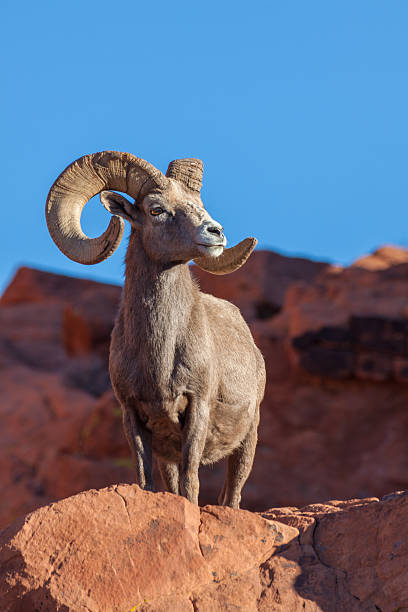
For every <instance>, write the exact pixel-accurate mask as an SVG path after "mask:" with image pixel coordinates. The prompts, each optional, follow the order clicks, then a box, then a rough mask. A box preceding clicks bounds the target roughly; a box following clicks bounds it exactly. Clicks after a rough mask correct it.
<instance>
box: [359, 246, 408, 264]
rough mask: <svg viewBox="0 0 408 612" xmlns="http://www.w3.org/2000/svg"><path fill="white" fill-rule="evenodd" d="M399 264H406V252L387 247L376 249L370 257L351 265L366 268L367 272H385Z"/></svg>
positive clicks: (362, 258)
mask: <svg viewBox="0 0 408 612" xmlns="http://www.w3.org/2000/svg"><path fill="white" fill-rule="evenodd" d="M401 263H408V250H407V249H403V248H401V247H395V246H392V245H387V246H383V247H380V248H379V249H376V250H375V251H374V253H370V255H365V256H364V257H360V258H359V259H357V260H356V261H355V262H354V263H353V267H357V268H366V269H367V270H385V269H386V268H390V267H391V266H397V265H398V264H401Z"/></svg>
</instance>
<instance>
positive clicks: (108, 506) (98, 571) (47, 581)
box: [0, 485, 408, 612]
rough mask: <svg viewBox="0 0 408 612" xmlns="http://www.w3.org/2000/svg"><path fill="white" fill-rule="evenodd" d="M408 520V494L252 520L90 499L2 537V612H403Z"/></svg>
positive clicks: (161, 501) (123, 495)
mask: <svg viewBox="0 0 408 612" xmlns="http://www.w3.org/2000/svg"><path fill="white" fill-rule="evenodd" d="M407 518H408V494H407V492H398V493H394V494H392V495H389V496H387V497H386V498H384V499H383V500H378V499H376V498H368V499H358V500H350V501H331V502H327V503H325V504H313V505H309V506H306V507H305V508H302V509H297V508H277V509H271V510H268V511H266V512H263V513H252V512H248V511H245V510H232V509H230V508H223V507H218V506H205V507H204V508H199V507H197V506H195V505H193V504H190V503H189V502H188V501H186V500H185V499H184V498H182V497H178V496H174V495H171V494H169V493H150V492H145V491H142V490H141V489H140V488H139V487H137V486H136V485H114V486H111V487H108V488H105V489H101V490H99V491H97V490H90V491H86V492H84V493H80V494H78V495H75V496H73V497H70V498H67V499H64V500H62V501H60V502H57V503H53V504H50V505H48V506H45V507H43V508H40V509H38V510H36V511H34V512H33V513H31V514H29V515H27V516H26V517H24V518H22V519H19V520H17V521H15V522H14V523H12V524H11V525H10V526H9V527H8V528H6V529H5V530H3V531H2V532H1V533H0V609H1V610H2V611H4V612H17V611H18V612H25V611H27V612H28V611H29V612H32V611H33V610H41V611H42V612H47V611H50V612H51V611H53V610H59V611H67V610H73V611H77V612H81V611H84V612H85V611H87V612H100V611H101V612H102V611H103V612H110V611H112V612H113V611H121V612H124V611H132V612H136V611H138V612H142V611H143V612H148V611H149V612H150V611H152V612H153V611H155V612H165V611H166V612H167V611H169V610H172V611H173V610H174V611H177V612H178V611H180V612H183V611H184V610H186V611H192V610H197V611H200V612H213V611H215V612H216V611H220V612H221V611H224V610H231V611H232V610H242V611H245V612H251V611H252V610H253V611H255V610H261V611H265V612H266V611H275V610H279V611H282V612H283V611H284V612H291V611H293V612H297V611H302V610H305V611H309V612H312V611H313V612H314V611H318V610H321V611H324V612H331V611H336V612H337V611H338V612H343V611H344V612H353V611H359V610H362V611H370V612H371V611H373V612H376V611H378V610H380V611H382V612H388V611H389V612H392V611H394V610H400V611H402V610H404V609H406V608H407V606H408V590H407V588H406V585H407V573H408V539H407V538H406V524H407Z"/></svg>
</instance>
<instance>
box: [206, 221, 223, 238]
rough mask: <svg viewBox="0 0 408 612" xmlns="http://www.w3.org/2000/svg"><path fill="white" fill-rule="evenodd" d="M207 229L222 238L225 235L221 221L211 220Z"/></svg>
mask: <svg viewBox="0 0 408 612" xmlns="http://www.w3.org/2000/svg"><path fill="white" fill-rule="evenodd" d="M205 230H206V231H207V232H209V233H210V234H213V235H215V236H219V237H220V238H222V237H223V236H224V234H223V230H224V228H223V227H221V225H220V224H219V223H215V222H214V221H212V222H210V223H209V224H208V225H207V226H206V228H205Z"/></svg>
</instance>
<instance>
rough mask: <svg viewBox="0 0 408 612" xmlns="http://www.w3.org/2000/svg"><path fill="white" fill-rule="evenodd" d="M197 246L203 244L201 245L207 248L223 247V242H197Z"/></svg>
mask: <svg viewBox="0 0 408 612" xmlns="http://www.w3.org/2000/svg"><path fill="white" fill-rule="evenodd" d="M197 244H198V246H203V247H207V249H210V248H211V247H222V248H224V246H225V245H224V243H222V242H218V243H217V244H209V243H205V242H197Z"/></svg>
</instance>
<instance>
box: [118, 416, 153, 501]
mask: <svg viewBox="0 0 408 612" xmlns="http://www.w3.org/2000/svg"><path fill="white" fill-rule="evenodd" d="M122 411H123V428H124V430H125V435H126V438H127V441H128V443H129V446H130V449H131V451H132V455H133V457H134V460H135V465H136V472H137V479H138V484H139V486H140V487H141V488H142V489H145V490H147V491H154V485H153V457H152V434H151V432H150V431H149V430H148V429H147V428H146V426H145V425H144V423H142V421H141V420H140V419H139V417H138V415H137V412H136V410H135V409H134V408H126V407H125V406H122Z"/></svg>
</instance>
